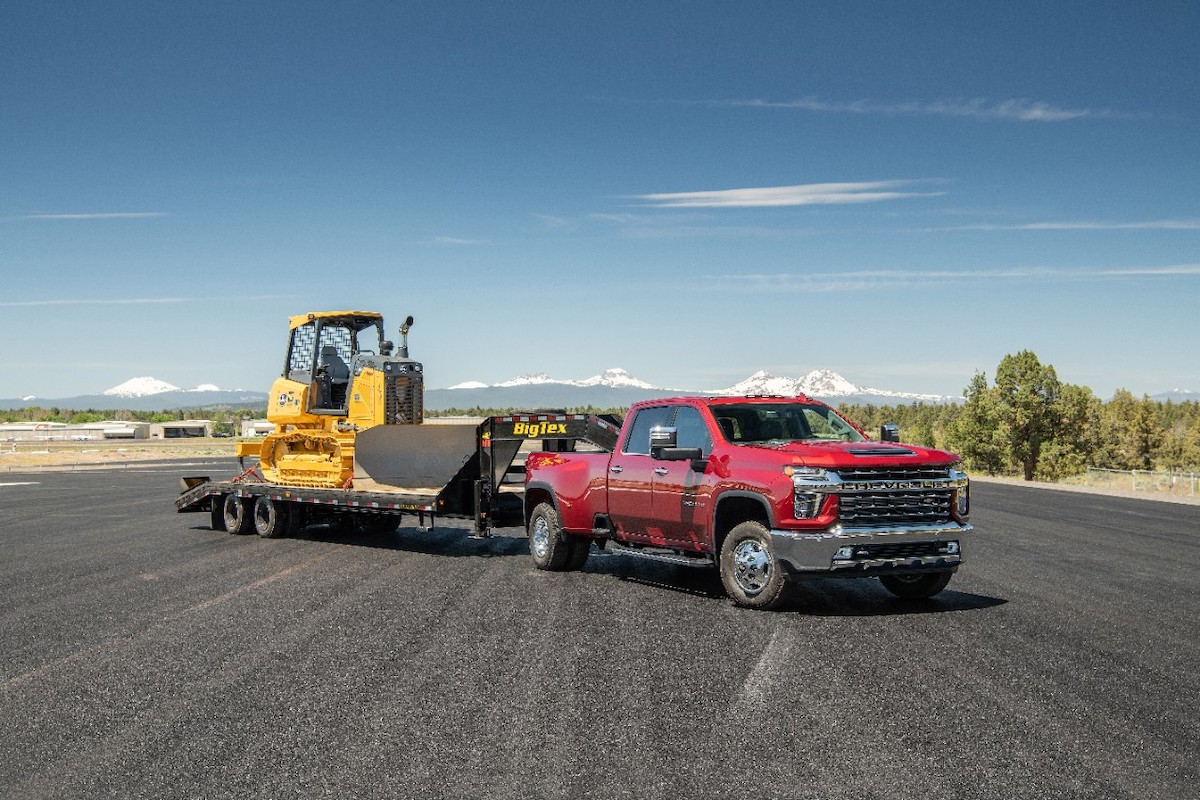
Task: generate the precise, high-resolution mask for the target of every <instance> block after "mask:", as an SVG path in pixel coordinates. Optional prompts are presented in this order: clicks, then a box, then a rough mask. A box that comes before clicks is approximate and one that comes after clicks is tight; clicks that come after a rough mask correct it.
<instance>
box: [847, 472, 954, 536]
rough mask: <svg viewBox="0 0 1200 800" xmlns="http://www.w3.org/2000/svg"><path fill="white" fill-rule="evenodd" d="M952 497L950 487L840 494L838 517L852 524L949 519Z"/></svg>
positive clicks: (906, 522) (931, 521) (927, 521)
mask: <svg viewBox="0 0 1200 800" xmlns="http://www.w3.org/2000/svg"><path fill="white" fill-rule="evenodd" d="M910 480H911V479H910ZM952 496H953V492H952V491H951V490H950V489H936V490H925V491H905V492H858V493H853V494H843V495H841V497H839V498H838V503H839V505H838V516H839V517H840V518H841V521H842V522H843V523H844V524H849V525H852V526H854V527H869V526H890V525H930V524H935V523H940V522H948V521H950V519H951V516H950V509H951V500H952Z"/></svg>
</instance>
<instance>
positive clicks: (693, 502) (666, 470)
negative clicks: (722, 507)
mask: <svg viewBox="0 0 1200 800" xmlns="http://www.w3.org/2000/svg"><path fill="white" fill-rule="evenodd" d="M672 424H673V425H674V427H675V431H676V446H677V447H699V448H700V450H701V452H703V453H704V457H705V458H707V457H708V455H709V454H710V453H711V452H712V434H711V433H710V432H709V430H708V426H707V424H706V423H705V421H704V416H703V415H702V414H701V413H700V411H699V409H696V408H693V407H692V406H678V407H677V410H676V412H675V420H674V422H673V423H672ZM651 494H652V499H651V513H653V515H654V518H655V519H656V520H657V521H658V525H659V527H660V528H661V530H662V535H663V537H664V539H665V541H666V543H668V544H669V545H670V546H672V547H680V548H683V549H685V550H703V549H705V545H706V543H707V542H708V517H709V501H710V499H711V498H710V489H709V487H708V485H707V484H705V483H704V475H703V474H702V473H699V472H695V471H693V470H692V468H691V462H689V461H655V462H654V481H653V487H652V493H651Z"/></svg>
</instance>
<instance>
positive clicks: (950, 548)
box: [946, 542, 958, 556]
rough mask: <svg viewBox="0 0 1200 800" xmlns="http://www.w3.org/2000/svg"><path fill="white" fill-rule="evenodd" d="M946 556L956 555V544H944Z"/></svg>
mask: <svg viewBox="0 0 1200 800" xmlns="http://www.w3.org/2000/svg"><path fill="white" fill-rule="evenodd" d="M946 555H948V556H956V555H958V542H946Z"/></svg>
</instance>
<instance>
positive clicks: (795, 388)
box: [716, 369, 953, 403]
mask: <svg viewBox="0 0 1200 800" xmlns="http://www.w3.org/2000/svg"><path fill="white" fill-rule="evenodd" d="M716 394H732V395H740V394H780V395H784V396H791V395H796V394H806V395H808V396H810V397H819V398H826V399H828V398H839V399H840V398H845V397H861V396H867V397H876V398H889V399H895V400H904V401H909V402H929V403H944V402H946V401H948V400H951V399H953V398H949V397H946V396H944V395H940V394H919V393H915V392H893V391H889V390H887V389H873V388H871V387H870V386H859V385H858V384H855V383H851V382H850V381H848V380H846V379H845V378H843V377H842V376H841V375H839V374H838V373H836V372H834V371H833V370H831V369H814V370H813V371H812V372H810V373H808V374H807V375H805V376H804V377H803V378H781V377H776V376H774V375H771V374H770V373H769V372H766V371H764V370H759V371H758V372H756V373H754V374H753V375H751V376H750V377H749V378H746V380H744V381H741V382H740V383H735V384H734V385H733V386H730V387H729V388H728V389H721V390H720V391H718V392H716Z"/></svg>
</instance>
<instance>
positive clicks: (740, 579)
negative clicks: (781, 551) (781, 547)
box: [720, 521, 793, 610]
mask: <svg viewBox="0 0 1200 800" xmlns="http://www.w3.org/2000/svg"><path fill="white" fill-rule="evenodd" d="M720 570H721V583H722V584H724V586H725V592H726V594H728V595H729V597H730V598H732V600H733V602H735V603H737V604H738V605H739V606H744V607H746V608H757V609H762V610H771V609H776V608H779V607H780V606H783V605H784V604H786V603H787V602H788V601H789V600H790V599H791V596H792V593H793V592H792V589H793V585H792V584H791V583H790V582H789V581H788V576H787V574H786V572H785V571H784V568H783V565H782V564H781V563H780V562H779V559H778V558H776V557H775V551H774V550H772V549H771V536H770V534H768V533H767V529H766V527H765V526H764V525H763V524H762V523H761V522H753V521H749V522H743V523H741V524H739V525H735V526H734V528H733V530H731V531H730V532H729V535H728V536H726V537H725V541H724V543H722V545H721V560H720Z"/></svg>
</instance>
